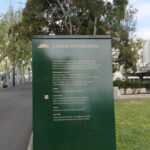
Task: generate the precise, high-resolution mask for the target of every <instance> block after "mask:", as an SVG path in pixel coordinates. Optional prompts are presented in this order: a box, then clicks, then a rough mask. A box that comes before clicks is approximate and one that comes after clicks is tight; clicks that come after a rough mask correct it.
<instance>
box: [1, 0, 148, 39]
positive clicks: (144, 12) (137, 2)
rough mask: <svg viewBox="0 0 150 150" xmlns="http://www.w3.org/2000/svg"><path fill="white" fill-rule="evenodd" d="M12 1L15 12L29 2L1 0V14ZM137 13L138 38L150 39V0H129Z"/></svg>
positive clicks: (23, 0) (24, 0)
mask: <svg viewBox="0 0 150 150" xmlns="http://www.w3.org/2000/svg"><path fill="white" fill-rule="evenodd" d="M10 1H12V3H13V7H14V9H15V10H17V9H20V8H23V7H24V6H25V3H26V1H27V0H0V13H5V12H6V11H7V10H8V7H9V3H10ZM129 2H130V4H132V5H133V6H134V8H136V9H137V10H138V12H137V15H136V17H137V31H136V34H137V37H140V38H143V39H150V0H129Z"/></svg>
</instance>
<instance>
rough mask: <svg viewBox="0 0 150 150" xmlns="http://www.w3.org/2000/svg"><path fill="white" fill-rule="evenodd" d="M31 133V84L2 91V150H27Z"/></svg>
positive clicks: (0, 118) (0, 113)
mask: <svg viewBox="0 0 150 150" xmlns="http://www.w3.org/2000/svg"><path fill="white" fill-rule="evenodd" d="M31 132H32V90H31V84H26V85H23V86H20V87H16V88H9V89H4V90H0V150H27V147H28V142H29V139H30V136H31Z"/></svg>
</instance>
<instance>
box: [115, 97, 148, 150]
mask: <svg viewBox="0 0 150 150" xmlns="http://www.w3.org/2000/svg"><path fill="white" fill-rule="evenodd" d="M115 111H116V138H117V150H150V100H130V101H129V100H128V101H127V100H123V101H122V100H120V101H116V102H115Z"/></svg>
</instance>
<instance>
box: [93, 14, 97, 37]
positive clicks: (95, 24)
mask: <svg viewBox="0 0 150 150" xmlns="http://www.w3.org/2000/svg"><path fill="white" fill-rule="evenodd" d="M97 19H98V17H97V16H95V19H94V30H93V35H96V33H97Z"/></svg>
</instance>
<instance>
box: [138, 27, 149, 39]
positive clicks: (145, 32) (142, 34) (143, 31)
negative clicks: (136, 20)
mask: <svg viewBox="0 0 150 150" xmlns="http://www.w3.org/2000/svg"><path fill="white" fill-rule="evenodd" d="M137 37H139V38H143V39H145V40H147V39H150V27H149V28H139V29H138V30H137Z"/></svg>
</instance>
